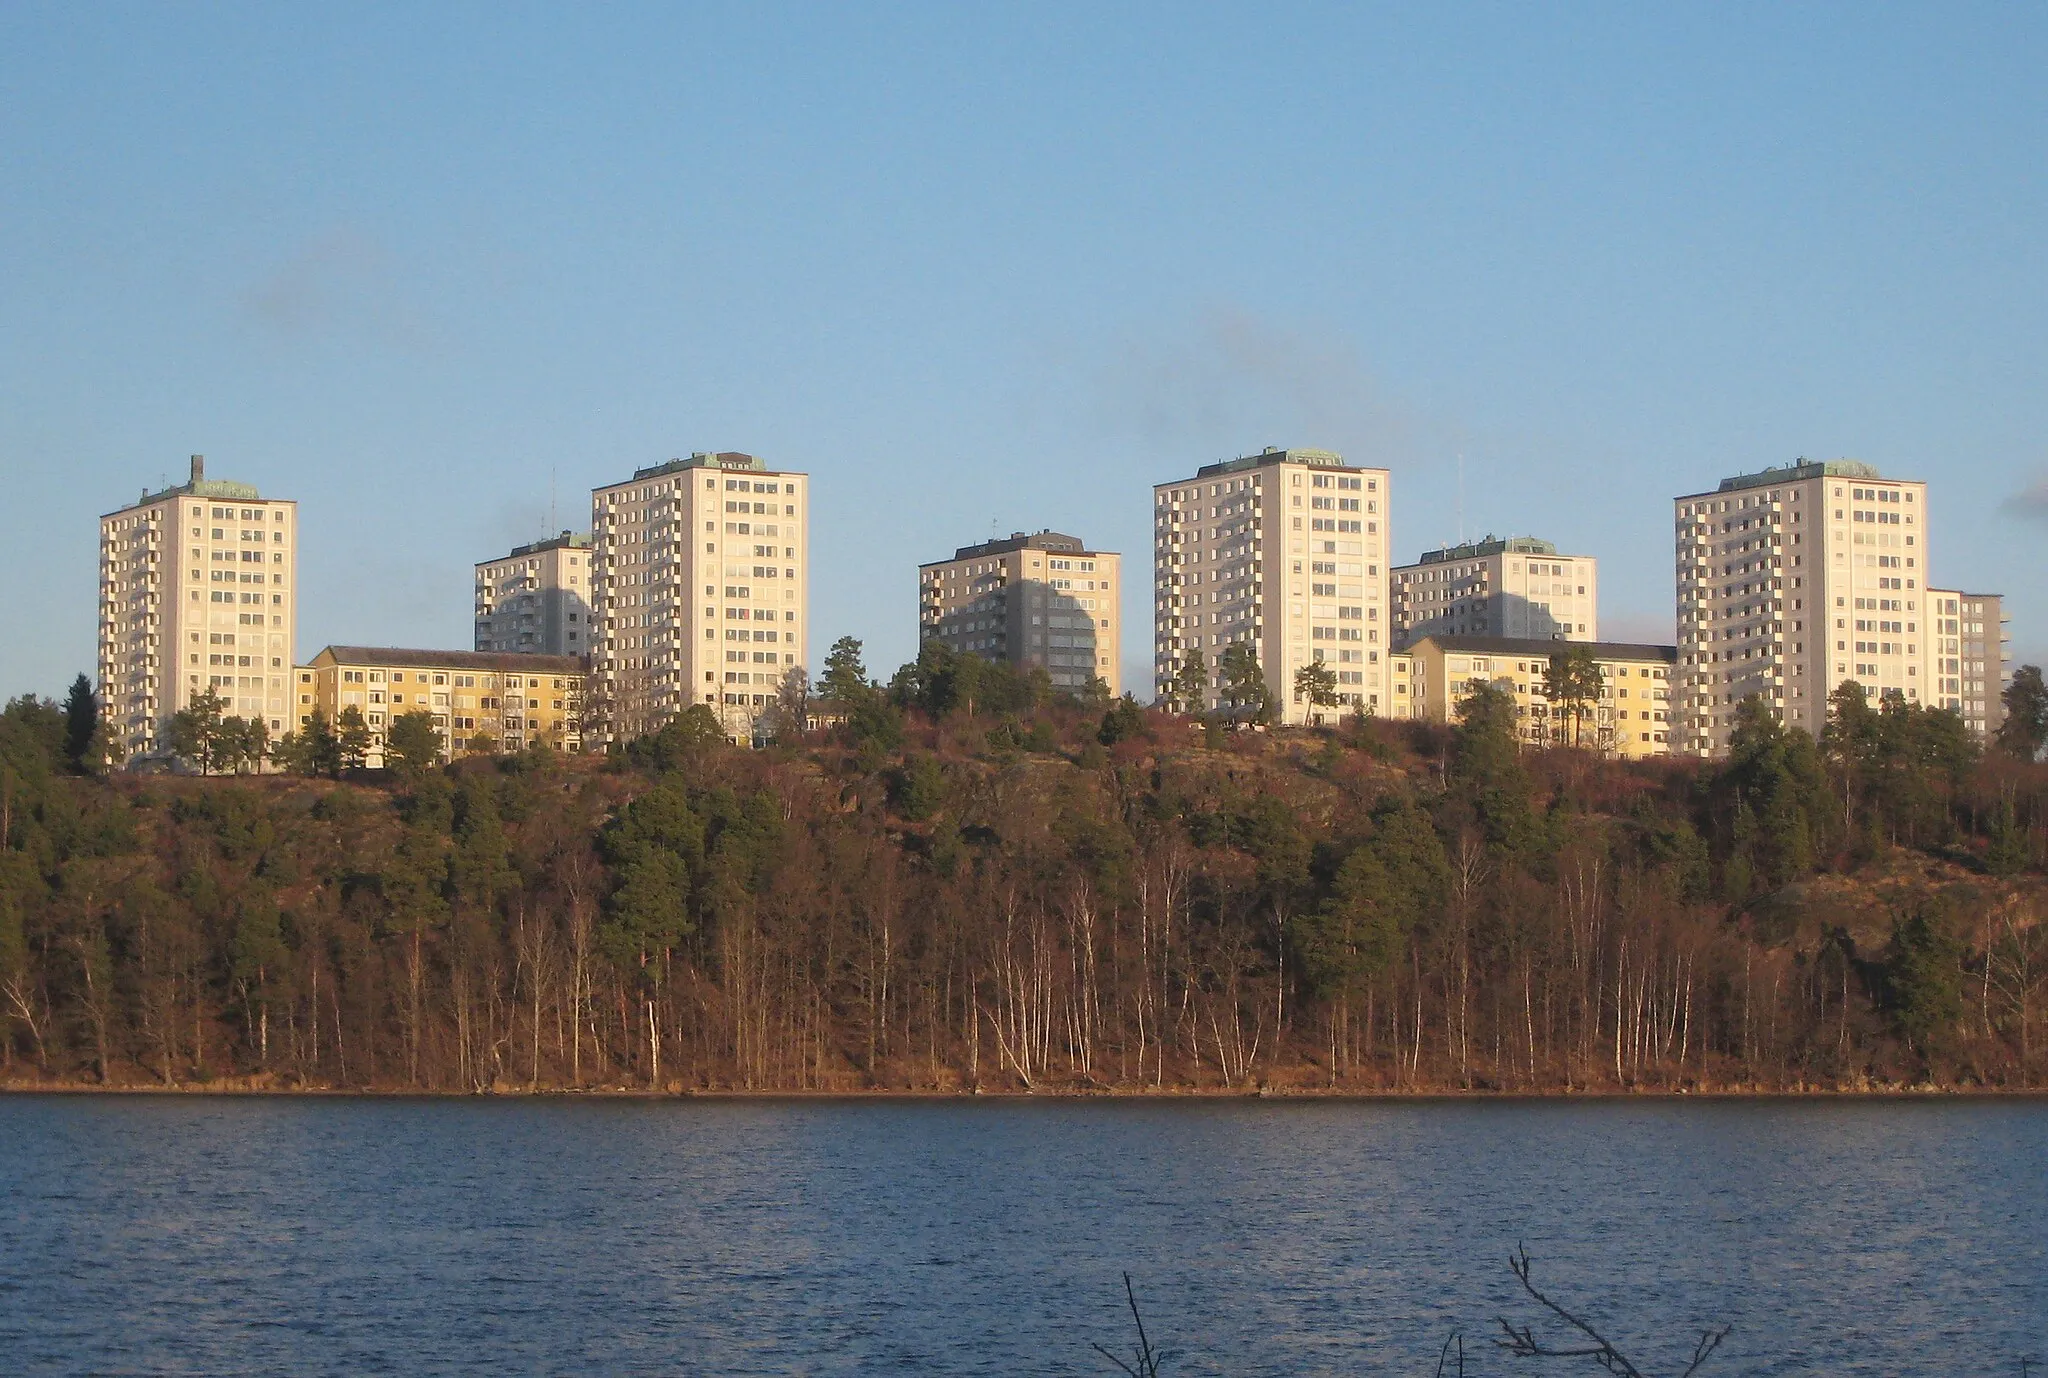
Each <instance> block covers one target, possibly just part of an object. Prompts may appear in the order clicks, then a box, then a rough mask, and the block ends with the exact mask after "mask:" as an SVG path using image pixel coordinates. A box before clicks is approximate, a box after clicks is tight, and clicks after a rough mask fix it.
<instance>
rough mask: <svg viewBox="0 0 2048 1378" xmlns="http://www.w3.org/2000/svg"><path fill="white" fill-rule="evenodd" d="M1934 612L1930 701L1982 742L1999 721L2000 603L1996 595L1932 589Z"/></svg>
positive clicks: (2004, 646)
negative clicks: (1949, 710) (1959, 719)
mask: <svg viewBox="0 0 2048 1378" xmlns="http://www.w3.org/2000/svg"><path fill="white" fill-rule="evenodd" d="M1927 596H1928V599H1929V606H1930V607H1931V608H1933V610H1934V619H1933V621H1932V623H1931V626H1932V628H1933V632H1934V647H1933V655H1934V665H1933V669H1932V671H1931V673H1932V674H1933V676H1934V702H1935V703H1936V704H1938V705H1939V706H1941V707H1943V708H1953V709H1954V710H1955V711H1956V712H1957V713H1959V714H1961V715H1962V719H1963V724H1964V726H1966V727H1968V728H1969V729H1970V731H1972V732H1974V733H1976V734H1977V736H1978V737H1980V738H1982V739H1983V740H1985V741H1989V740H1991V738H1993V737H1994V736H1996V735H1997V734H1998V729H1999V726H2000V724H2002V723H2004V721H2005V698H2004V694H2005V686H2006V683H2007V680H2008V678H2009V675H2010V672H2009V671H2008V670H2007V668H2006V667H2007V665H2008V664H2010V663H2011V660H2012V650H2011V646H2010V642H2011V640H2012V638H2011V635H2010V634H2009V633H2008V632H2007V631H2006V623H2007V619H2006V616H2005V600H2004V598H2003V597H2002V596H2000V595H1999V594H1996V593H1964V592H1962V591H1961V590H1959V589H1936V590H1933V591H1932V592H1930V593H1929V594H1928V595H1927Z"/></svg>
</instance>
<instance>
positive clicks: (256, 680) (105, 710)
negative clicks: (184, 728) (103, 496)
mask: <svg viewBox="0 0 2048 1378" xmlns="http://www.w3.org/2000/svg"><path fill="white" fill-rule="evenodd" d="M298 534H299V533H298V504H297V503H295V502H292V501H290V500H289V499H283V498H265V497H264V496H263V495H262V494H260V493H258V492H257V491H256V489H254V488H252V487H250V486H249V485H248V484H246V483H233V482H227V481H224V480H220V479H209V478H207V477H206V459H205V456H203V455H193V456H192V470H191V477H190V479H189V480H188V481H187V482H185V483H182V484H179V485H178V486H176V487H174V488H166V489H164V490H163V491H162V492H158V493H144V494H143V495H142V497H141V498H140V499H139V500H138V501H137V502H136V503H135V504H134V505H133V506H130V507H124V508H121V509H120V510H119V511H116V512H109V513H108V514H106V515H105V516H103V517H101V518H100V618H99V696H100V704H101V718H102V721H103V722H104V723H105V724H106V731H107V735H108V738H109V741H110V742H111V743H113V744H114V746H115V748H116V749H117V750H118V752H119V754H120V755H121V756H123V757H126V758H133V757H137V756H142V755H147V754H149V753H151V752H155V751H160V750H163V749H165V743H164V738H165V731H166V727H167V725H168V723H169V720H170V717H171V715H172V714H173V713H176V712H179V711H181V710H182V709H184V708H186V707H188V706H190V704H191V703H192V701H193V700H194V699H195V698H198V697H199V696H201V695H202V694H204V693H205V692H206V691H207V690H208V689H212V690H213V691H214V692H215V693H217V694H218V695H219V696H220V697H221V699H222V700H223V701H224V703H225V710H224V711H225V713H226V714H227V715H228V716H233V717H242V718H250V719H260V720H262V721H263V722H264V723H266V724H267V725H268V726H269V729H270V731H271V733H272V735H273V736H277V735H282V734H283V733H284V732H285V731H287V730H289V728H290V725H291V680H292V663H293V660H292V654H293V651H292V648H293V644H294V639H295V637H296V636H297V631H298V623H297V604H296V595H297V592H298V577H297V576H298V546H299V541H298Z"/></svg>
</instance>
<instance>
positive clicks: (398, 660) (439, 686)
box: [296, 646, 586, 767]
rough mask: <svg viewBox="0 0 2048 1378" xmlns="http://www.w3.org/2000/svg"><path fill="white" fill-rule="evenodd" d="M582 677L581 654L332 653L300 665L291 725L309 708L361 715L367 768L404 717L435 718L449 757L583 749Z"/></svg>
mask: <svg viewBox="0 0 2048 1378" xmlns="http://www.w3.org/2000/svg"><path fill="white" fill-rule="evenodd" d="M585 675H586V669H585V662H584V660H583V658H582V657H581V656H551V655H522V654H518V653H512V652H495V651H419V650H406V649H401V648H397V647H390V646H329V647H326V648H325V649H324V650H322V651H321V652H320V654H318V655H316V656H314V657H313V659H312V661H311V663H309V664H306V665H302V666H300V667H299V670H298V674H297V676H296V678H297V680H298V684H297V690H298V693H297V698H298V703H297V705H296V708H297V713H296V719H297V724H296V725H297V726H299V727H304V726H306V725H307V724H308V723H309V722H310V721H311V720H312V717H313V712H314V710H315V709H318V710H319V711H320V712H321V713H323V714H324V715H325V716H326V718H327V720H328V721H329V722H330V723H332V722H333V721H334V720H335V719H336V718H337V717H339V716H340V714H341V710H342V709H344V708H350V707H353V708H358V709H360V710H362V714H363V721H364V723H365V724H366V725H367V726H368V727H369V729H370V752H369V757H368V761H367V764H369V765H371V766H373V767H374V766H381V765H383V764H384V734H385V733H386V732H387V731H389V730H390V727H391V722H392V720H393V719H394V718H396V717H398V716H399V715H400V714H402V713H431V714H432V715H433V718H434V727H435V729H436V730H437V731H439V732H440V734H441V750H442V754H443V755H444V756H447V757H451V758H452V757H455V756H463V755H473V754H478V753H489V752H497V753H504V752H512V751H521V750H524V749H525V748H526V747H529V746H533V745H536V744H539V745H546V746H550V747H553V748H555V749H556V750H558V751H580V750H582V749H583V736H582V719H583V690H584V679H585Z"/></svg>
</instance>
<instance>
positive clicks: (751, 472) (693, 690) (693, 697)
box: [590, 451, 810, 740]
mask: <svg viewBox="0 0 2048 1378" xmlns="http://www.w3.org/2000/svg"><path fill="white" fill-rule="evenodd" d="M809 490H810V479H809V476H808V475H806V474H803V473H797V472H793V471H790V470H785V469H771V468H769V467H768V466H767V465H766V464H763V463H762V462H761V461H760V460H758V459H756V458H755V457H754V456H752V455H747V454H740V453H737V452H730V451H728V452H723V453H718V454H702V453H700V454H693V455H691V456H690V457H689V458H688V459H675V460H670V461H669V462H668V463H666V464H657V465H654V466H652V467H650V468H646V469H640V470H638V471H636V472H635V473H634V475H633V477H632V478H631V479H629V480H627V481H625V482H623V483H615V484H611V485H609V486H607V487H604V488H599V489H596V490H595V491H593V492H592V494H591V512H590V549H591V557H592V559H593V561H594V562H595V569H594V571H593V574H592V579H593V584H592V589H591V592H592V602H593V605H594V611H595V613H596V616H597V619H598V622H597V625H598V632H597V643H596V646H595V647H594V652H593V661H592V666H591V670H592V678H591V691H592V696H593V699H594V703H593V711H594V715H595V716H596V717H597V719H598V720H599V721H600V722H601V723H602V724H603V727H602V731H603V733H604V735H605V737H606V739H607V740H627V739H630V738H633V737H637V736H642V735H644V734H646V733H648V732H653V731H656V730H658V729H659V728H660V727H661V726H662V724H663V723H665V722H667V721H668V720H669V719H670V718H672V717H674V716H675V715H676V714H678V713H681V712H682V711H683V710H684V709H685V708H688V707H690V706H691V705H693V704H699V703H701V704H706V705H709V706H710V707H711V708H713V709H714V710H715V711H716V712H717V713H718V715H719V718H720V721H721V722H723V723H724V725H725V728H726V731H727V732H728V733H729V734H730V735H732V736H734V737H737V738H740V739H742V740H745V739H746V738H747V737H749V736H750V735H751V733H752V728H753V721H754V719H755V718H756V717H757V716H759V715H760V714H761V713H762V712H763V711H764V709H765V708H766V707H767V705H768V704H770V703H772V702H773V701H774V698H775V693H776V689H777V687H778V685H779V684H780V682H781V680H782V677H783V676H784V675H785V674H787V673H788V672H789V671H790V670H792V669H795V668H797V667H798V666H803V665H807V664H808V663H809V662H808V658H807V655H808V637H809V633H810V596H809V590H810V559H809V549H810V547H809V537H808V533H809V530H810V491H809Z"/></svg>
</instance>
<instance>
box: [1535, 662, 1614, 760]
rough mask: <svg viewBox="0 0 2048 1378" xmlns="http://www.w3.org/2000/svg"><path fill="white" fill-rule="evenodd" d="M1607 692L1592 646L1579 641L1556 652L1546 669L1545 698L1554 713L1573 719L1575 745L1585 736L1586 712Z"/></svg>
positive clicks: (1544, 673) (1544, 675)
mask: <svg viewBox="0 0 2048 1378" xmlns="http://www.w3.org/2000/svg"><path fill="white" fill-rule="evenodd" d="M1606 691H1607V680H1606V677H1605V676H1603V675H1602V674H1601V673H1600V662H1599V661H1597V660H1595V659H1594V658H1593V648H1592V647H1591V646H1587V645H1584V644H1578V645H1574V646H1571V647H1570V648H1568V649H1566V650H1563V651H1559V652H1556V653H1555V654H1553V655H1552V656H1551V657H1550V663H1549V664H1548V665H1546V666H1545V667H1544V669H1543V697H1544V698H1546V699H1548V700H1550V711H1551V712H1553V713H1555V714H1557V715H1558V716H1559V717H1567V716H1568V717H1570V718H1571V720H1572V744H1573V745H1574V746H1577V745H1579V744H1580V742H1581V741H1582V740H1583V738H1584V736H1585V728H1586V715H1587V714H1589V713H1591V712H1592V711H1593V708H1594V706H1595V705H1597V704H1598V703H1599V702H1600V696H1601V695H1602V694H1604V693H1605V692H1606Z"/></svg>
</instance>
